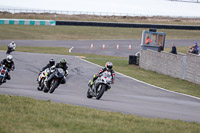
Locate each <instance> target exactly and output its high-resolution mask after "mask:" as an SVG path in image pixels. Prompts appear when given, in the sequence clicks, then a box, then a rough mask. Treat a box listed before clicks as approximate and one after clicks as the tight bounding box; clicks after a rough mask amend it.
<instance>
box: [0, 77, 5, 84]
mask: <svg viewBox="0 0 200 133" xmlns="http://www.w3.org/2000/svg"><path fill="white" fill-rule="evenodd" d="M3 80H4V79H3V77H0V85H1V84H2V83H3Z"/></svg>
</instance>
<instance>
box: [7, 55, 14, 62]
mask: <svg viewBox="0 0 200 133" xmlns="http://www.w3.org/2000/svg"><path fill="white" fill-rule="evenodd" d="M12 59H13V57H12V55H8V56H7V61H8V63H10V62H11V61H12Z"/></svg>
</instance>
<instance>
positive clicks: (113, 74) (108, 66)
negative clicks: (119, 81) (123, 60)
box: [90, 62, 115, 87]
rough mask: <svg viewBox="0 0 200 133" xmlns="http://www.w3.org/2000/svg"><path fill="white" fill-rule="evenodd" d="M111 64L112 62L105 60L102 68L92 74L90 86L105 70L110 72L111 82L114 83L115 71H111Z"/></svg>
mask: <svg viewBox="0 0 200 133" xmlns="http://www.w3.org/2000/svg"><path fill="white" fill-rule="evenodd" d="M112 68H113V64H112V62H106V64H105V67H104V68H102V69H101V70H100V71H99V72H98V73H97V74H95V75H94V76H93V79H92V81H91V84H90V87H92V85H93V83H94V81H95V80H96V79H97V78H98V77H99V75H100V74H102V73H103V72H105V71H109V72H111V76H112V83H114V79H115V72H114V71H113V69H112Z"/></svg>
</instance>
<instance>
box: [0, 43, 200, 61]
mask: <svg viewBox="0 0 200 133" xmlns="http://www.w3.org/2000/svg"><path fill="white" fill-rule="evenodd" d="M11 41H12V40H0V45H8V44H9V43H10V42H11ZM15 42H16V44H17V46H35V47H67V48H71V47H74V48H73V50H72V52H75V53H89V54H99V55H110V56H122V57H128V56H129V55H133V54H135V53H137V52H138V51H139V50H140V43H141V41H140V39H132V40H16V41H15ZM172 42H173V43H174V44H175V45H176V46H177V47H179V46H190V45H194V42H198V43H200V40H188V39H185V40H176V39H175V40H166V41H165V47H168V48H169V47H171V43H172ZM91 44H93V46H94V48H93V49H91V48H90V47H91ZM103 44H104V45H105V48H104V50H102V46H103ZM117 44H119V49H118V50H116V48H117ZM129 45H131V50H129ZM177 51H178V49H177Z"/></svg>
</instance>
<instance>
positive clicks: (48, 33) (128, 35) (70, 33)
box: [0, 25, 200, 40]
mask: <svg viewBox="0 0 200 133" xmlns="http://www.w3.org/2000/svg"><path fill="white" fill-rule="evenodd" d="M143 30H148V29H144V28H118V27H89V26H30V25H0V31H1V32H0V40H108V39H112V40H113V39H117V40H118V39H141V35H142V31H143ZM158 32H165V33H166V35H167V36H166V38H167V39H199V35H200V31H198V30H196V31H192V30H169V29H159V30H158Z"/></svg>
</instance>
